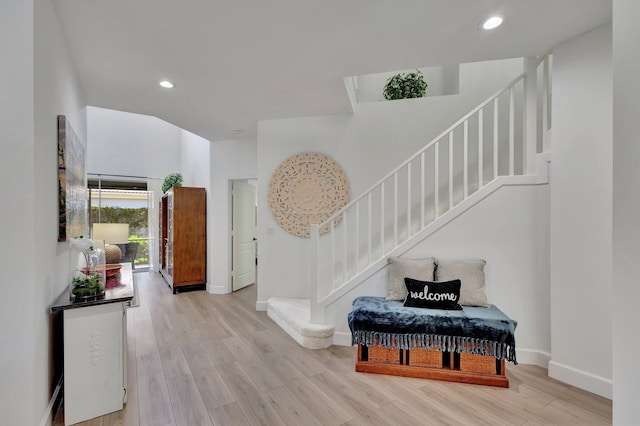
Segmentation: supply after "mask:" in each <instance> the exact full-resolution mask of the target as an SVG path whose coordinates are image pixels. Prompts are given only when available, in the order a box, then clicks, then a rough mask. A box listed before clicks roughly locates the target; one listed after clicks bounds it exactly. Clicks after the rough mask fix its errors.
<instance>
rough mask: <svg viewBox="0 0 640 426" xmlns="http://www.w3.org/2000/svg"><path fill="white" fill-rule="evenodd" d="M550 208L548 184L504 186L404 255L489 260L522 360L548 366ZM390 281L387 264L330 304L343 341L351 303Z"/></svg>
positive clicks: (490, 278)
mask: <svg viewBox="0 0 640 426" xmlns="http://www.w3.org/2000/svg"><path fill="white" fill-rule="evenodd" d="M548 209H549V185H530V186H505V187H502V188H500V189H498V190H497V191H496V192H495V193H493V194H491V195H490V196H489V197H488V198H486V199H484V200H482V201H481V202H480V203H479V204H477V205H476V206H474V207H473V208H471V209H470V210H468V211H466V212H464V213H463V214H462V215H460V216H458V217H457V218H456V219H454V220H453V221H451V222H450V223H448V224H447V225H446V226H445V227H443V228H441V229H439V230H438V231H436V232H435V233H434V234H432V235H431V236H429V237H428V238H427V239H425V240H423V241H422V242H421V243H419V244H418V245H417V246H415V247H414V248H412V249H411V250H409V251H408V252H407V253H406V254H404V255H403V257H407V258H413V259H419V258H424V257H431V256H433V257H436V258H438V257H439V258H443V259H469V258H481V259H485V260H486V261H487V265H486V267H485V275H486V294H487V298H488V300H489V303H493V304H495V305H496V306H498V307H499V308H500V309H501V310H502V311H503V312H504V313H505V314H507V315H508V316H509V317H511V318H512V319H514V320H516V321H518V327H517V329H516V343H517V346H516V347H517V349H518V353H517V355H518V361H519V362H521V363H528V364H538V365H541V366H544V367H546V363H547V362H548V361H549V358H550V352H551V337H550V328H551V325H550V312H549V255H548V252H549V223H548V221H549V217H548V214H547V212H548ZM386 283H387V269H386V268H384V269H382V270H381V271H380V272H379V273H377V274H375V275H374V276H372V277H371V278H369V279H368V280H366V281H365V282H364V283H363V284H362V287H359V288H356V289H354V290H352V292H351V293H350V294H348V295H347V296H346V297H344V298H342V299H339V300H338V301H336V302H335V303H333V304H332V305H329V306H328V307H327V318H329V319H332V320H333V321H335V323H334V325H335V326H336V334H338V335H340V334H342V336H339V337H340V338H341V340H342V341H345V337H346V336H348V335H349V328H348V326H347V314H348V313H349V311H351V301H352V300H353V299H354V298H355V297H357V296H359V295H368V296H384V295H386ZM346 341H350V340H346Z"/></svg>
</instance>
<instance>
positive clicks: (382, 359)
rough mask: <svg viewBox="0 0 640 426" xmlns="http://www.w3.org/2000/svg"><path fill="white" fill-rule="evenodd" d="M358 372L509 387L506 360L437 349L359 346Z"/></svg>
mask: <svg viewBox="0 0 640 426" xmlns="http://www.w3.org/2000/svg"><path fill="white" fill-rule="evenodd" d="M356 371H359V372H363V373H376V374H387V375H391V376H404V377H417V378H421V379H434V380H443V381H447V382H460V383H472V384H476V385H486V386H498V387H503V388H508V387H509V379H507V376H506V375H505V360H504V358H503V359H501V360H496V359H495V358H494V357H492V356H485V355H474V354H468V353H464V352H463V353H457V352H447V351H445V352H442V351H439V350H436V349H420V348H416V349H393V348H386V347H383V346H365V345H363V344H358V359H357V361H356Z"/></svg>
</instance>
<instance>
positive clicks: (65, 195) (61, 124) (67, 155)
mask: <svg viewBox="0 0 640 426" xmlns="http://www.w3.org/2000/svg"><path fill="white" fill-rule="evenodd" d="M85 164H86V149H85V145H84V144H83V143H82V141H81V140H80V139H79V138H78V136H76V134H75V132H74V131H73V129H72V128H71V125H70V124H69V120H67V118H66V117H65V116H64V115H59V116H58V241H68V240H69V239H70V238H78V237H82V236H84V235H87V234H88V232H87V231H88V229H89V224H88V221H87V218H88V213H87V212H88V208H89V207H88V206H89V203H88V196H87V177H86V173H85Z"/></svg>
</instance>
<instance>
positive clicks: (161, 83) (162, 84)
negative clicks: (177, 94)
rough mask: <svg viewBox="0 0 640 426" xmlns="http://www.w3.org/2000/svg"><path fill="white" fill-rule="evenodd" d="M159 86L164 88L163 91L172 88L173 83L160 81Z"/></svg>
mask: <svg viewBox="0 0 640 426" xmlns="http://www.w3.org/2000/svg"><path fill="white" fill-rule="evenodd" d="M160 86H162V87H164V88H165V89H171V88H173V83H172V82H170V81H168V80H162V81H161V82H160Z"/></svg>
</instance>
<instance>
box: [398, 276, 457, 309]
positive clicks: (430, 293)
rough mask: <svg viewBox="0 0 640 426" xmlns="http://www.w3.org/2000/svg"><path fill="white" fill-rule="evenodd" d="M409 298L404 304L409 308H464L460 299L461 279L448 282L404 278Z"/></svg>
mask: <svg viewBox="0 0 640 426" xmlns="http://www.w3.org/2000/svg"><path fill="white" fill-rule="evenodd" d="M404 282H405V285H406V287H407V298H406V299H405V300H404V306H406V307H409V308H428V309H448V310H456V311H460V310H462V306H460V305H459V304H458V300H460V280H453V281H447V282H429V281H419V280H414V279H411V278H405V279H404Z"/></svg>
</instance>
